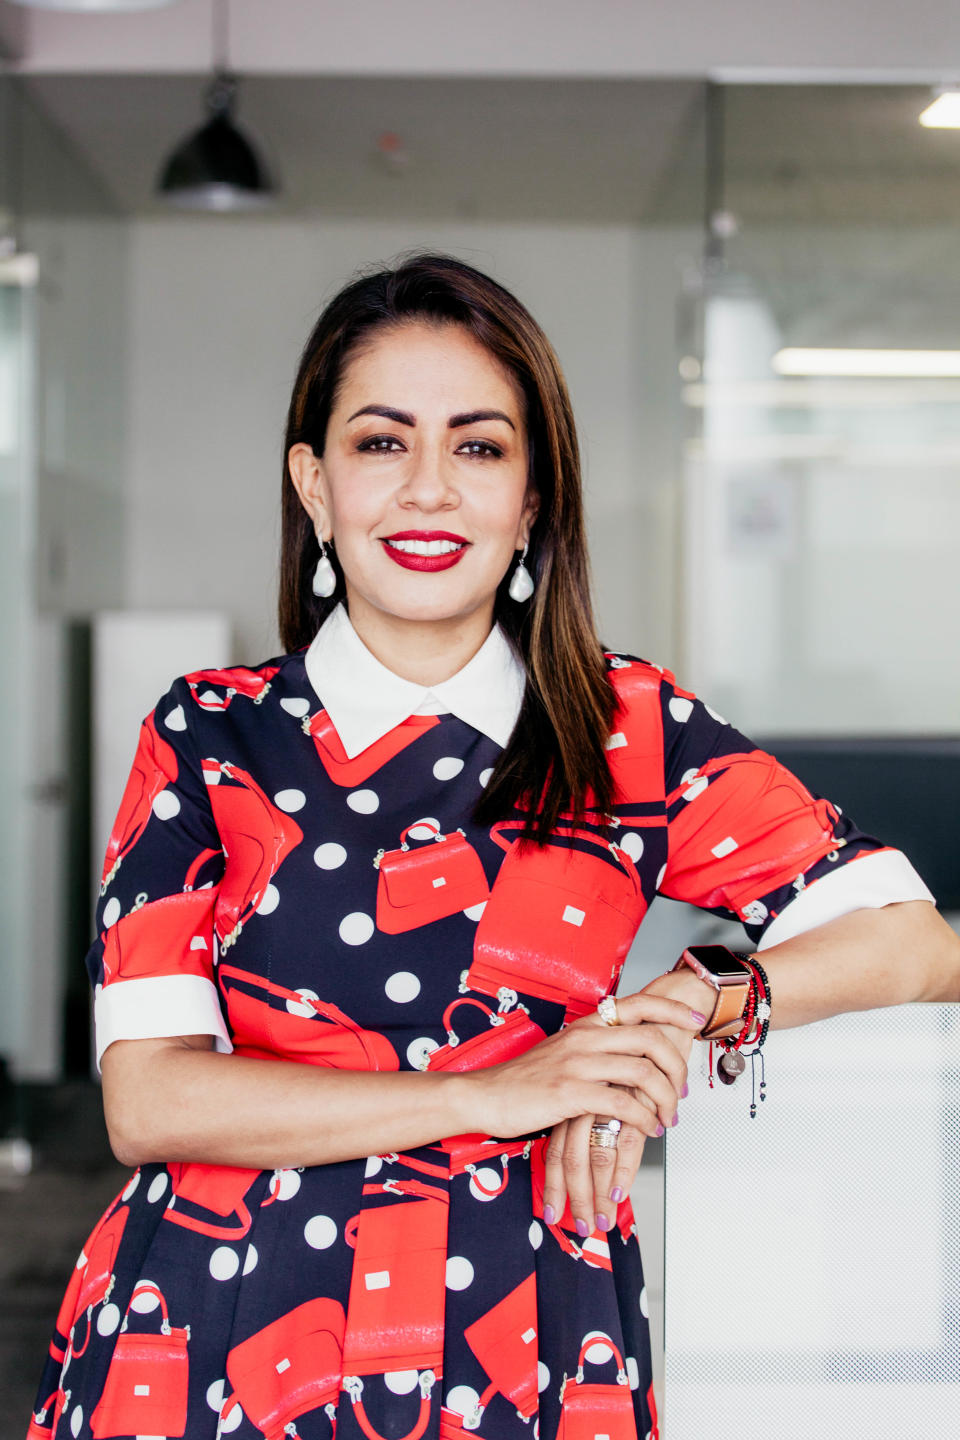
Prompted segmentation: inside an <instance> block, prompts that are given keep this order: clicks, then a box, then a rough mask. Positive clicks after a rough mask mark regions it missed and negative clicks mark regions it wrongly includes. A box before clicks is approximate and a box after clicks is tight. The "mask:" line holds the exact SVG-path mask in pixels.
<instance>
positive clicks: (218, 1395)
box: [207, 1380, 225, 1415]
mask: <svg viewBox="0 0 960 1440" xmlns="http://www.w3.org/2000/svg"><path fill="white" fill-rule="evenodd" d="M224 1385H225V1382H224V1381H223V1380H214V1382H213V1384H212V1385H208V1386H207V1404H208V1405H209V1406H210V1409H211V1410H212V1411H213V1412H214V1414H215V1415H219V1413H220V1407H221V1406H222V1405H223V1401H224V1394H223V1391H224Z"/></svg>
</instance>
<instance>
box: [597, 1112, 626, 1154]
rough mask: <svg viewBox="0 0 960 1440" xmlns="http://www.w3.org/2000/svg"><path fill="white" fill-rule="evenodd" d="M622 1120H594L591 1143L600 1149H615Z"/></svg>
mask: <svg viewBox="0 0 960 1440" xmlns="http://www.w3.org/2000/svg"><path fill="white" fill-rule="evenodd" d="M620 1128H621V1122H620V1121H619V1120H617V1119H615V1118H612V1117H611V1118H610V1119H609V1120H594V1122H593V1124H592V1125H591V1126H590V1144H591V1146H593V1147H595V1148H596V1149H598V1150H614V1149H616V1146H617V1137H618V1135H619V1134H620Z"/></svg>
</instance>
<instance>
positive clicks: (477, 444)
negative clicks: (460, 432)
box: [460, 440, 503, 458]
mask: <svg viewBox="0 0 960 1440" xmlns="http://www.w3.org/2000/svg"><path fill="white" fill-rule="evenodd" d="M460 449H461V451H465V452H466V453H467V454H468V455H481V456H486V455H493V456H494V457H496V458H499V457H500V456H501V455H502V454H503V451H502V450H501V449H500V447H499V446H498V445H491V443H490V441H489V440H466V441H464V443H463V444H462V445H461V446H460Z"/></svg>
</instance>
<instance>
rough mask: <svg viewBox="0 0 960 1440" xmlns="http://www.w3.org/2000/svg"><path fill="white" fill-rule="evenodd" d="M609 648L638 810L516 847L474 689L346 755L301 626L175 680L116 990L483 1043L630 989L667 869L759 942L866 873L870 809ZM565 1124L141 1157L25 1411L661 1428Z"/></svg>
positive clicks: (531, 1034) (331, 1032)
mask: <svg viewBox="0 0 960 1440" xmlns="http://www.w3.org/2000/svg"><path fill="white" fill-rule="evenodd" d="M608 664H609V666H610V673H611V677H612V680H613V683H614V685H615V687H616V689H617V692H618V694H619V697H620V702H621V707H622V708H621V712H620V714H619V716H618V718H617V721H616V729H615V733H614V734H613V735H612V736H611V738H610V741H609V746H608V750H609V756H610V762H611V766H612V768H613V772H614V775H615V778H616V781H617V783H618V786H619V793H620V801H619V803H618V804H617V806H616V811H615V815H614V817H613V818H612V820H608V819H604V818H603V817H601V816H599V814H595V818H594V819H592V820H590V821H588V822H587V823H585V824H583V825H581V826H580V827H578V828H576V829H574V828H573V827H572V826H571V825H562V824H561V825H558V826H557V829H556V831H555V833H554V836H553V838H552V840H551V842H550V844H549V845H548V846H547V847H546V848H545V849H544V850H532V849H527V848H526V847H524V849H523V851H521V850H520V849H519V848H518V847H517V846H516V844H515V841H516V835H517V830H518V825H519V819H515V820H509V819H508V820H505V821H503V822H501V823H499V824H497V825H494V826H493V827H492V828H490V829H485V828H484V829H481V828H479V827H478V826H476V825H475V824H474V823H473V821H472V820H471V812H472V809H473V806H474V804H475V802H476V799H477V797H478V795H479V793H480V790H481V787H482V786H483V785H484V784H485V783H486V780H487V779H488V777H489V774H490V771H491V767H492V766H493V765H494V763H495V761H496V759H497V756H498V753H499V750H498V746H497V745H496V744H495V743H494V741H493V740H491V739H490V738H488V737H487V736H486V735H485V734H483V733H481V732H480V731H478V730H476V729H474V728H472V727H471V726H470V725H468V724H467V723H465V722H464V721H463V720H461V719H459V718H457V716H456V715H455V714H445V715H418V714H413V715H411V716H410V717H409V718H408V719H407V720H406V721H404V722H403V723H401V724H399V725H397V726H395V727H394V728H393V729H391V730H389V731H388V733H386V734H385V735H383V736H382V737H381V738H380V739H378V740H377V741H376V742H375V743H373V744H372V745H370V746H368V747H367V748H366V749H365V750H363V751H362V752H361V753H360V754H359V755H357V756H355V757H354V758H349V757H348V755H347V753H346V751H345V749H344V746H343V744H342V743H341V741H340V738H339V737H338V734H337V732H336V730H335V729H334V728H333V725H332V722H331V720H330V717H329V715H328V713H327V712H326V711H325V710H324V709H323V708H322V706H321V704H320V702H319V700H318V695H317V692H316V690H315V689H313V687H312V686H311V684H310V680H309V678H308V675H307V673H306V669H305V656H304V653H303V652H298V653H296V654H292V655H286V656H282V657H280V658H279V659H276V660H273V661H271V662H269V663H268V664H265V665H263V666H261V667H259V668H257V669H253V670H248V669H239V668H238V669H234V670H230V671H218V672H213V671H211V672H203V673H200V674H194V675H189V676H186V677H184V678H183V679H181V680H178V681H176V682H175V683H174V685H173V686H172V688H171V689H170V691H169V692H168V693H167V695H165V696H164V698H163V699H162V700H161V701H160V703H159V705H158V706H157V708H156V710H155V711H154V713H153V714H152V715H151V716H150V717H148V719H147V720H146V721H145V722H144V725H143V729H142V732H141V739H140V745H139V749H138V752H137V755H136V760H135V763H134V767H133V771H132V773H131V776H130V779H129V782H128V785H127V789H126V791H125V794H124V797H123V802H122V805H121V809H120V813H119V815H118V817H117V821H116V825H115V828H114V831H113V834H112V836H111V839H110V845H109V850H108V854H107V858H106V863H105V869H104V876H103V886H102V893H101V897H100V903H99V908H98V921H97V928H98V938H97V940H96V943H95V945H94V946H93V948H92V950H91V952H90V955H89V957H88V965H89V968H90V972H91V978H92V982H93V984H94V986H95V988H96V992H97V997H98V1000H97V1005H98V1013H99V1012H101V1011H102V1012H103V1015H104V1016H106V1017H107V1018H108V1019H109V1022H110V1025H111V1026H112V1030H113V1033H115V1034H125V1035H128V1036H136V1035H137V1034H157V1033H166V1034H176V1033H194V1032H195V1031H197V1030H205V1031H206V1032H207V1033H216V1034H217V1037H218V1038H217V1047H218V1048H219V1049H222V1050H228V1049H231V1048H232V1049H233V1050H234V1051H235V1052H236V1053H237V1054H241V1055H248V1056H259V1057H266V1058H283V1059H288V1060H296V1061H301V1062H303V1063H305V1064H311V1065H320V1066H336V1067H342V1068H345V1069H352V1070H385V1071H390V1070H439V1069H449V1070H465V1069H470V1068H473V1067H477V1066H482V1065H488V1064H495V1063H497V1062H499V1061H501V1060H503V1059H506V1058H509V1057H511V1056H513V1055H516V1054H519V1053H520V1052H521V1051H522V1050H524V1049H525V1048H527V1047H529V1046H532V1045H535V1044H537V1043H538V1041H540V1040H541V1039H542V1038H543V1037H544V1036H545V1035H547V1034H550V1033H551V1032H554V1031H556V1030H558V1029H559V1028H560V1027H561V1026H563V1024H564V1023H565V1022H566V1021H569V1020H571V1019H573V1018H574V1017H577V1016H580V1015H583V1014H585V1013H587V1012H589V1011H591V1010H593V1009H594V1008H595V1006H596V1004H597V1002H598V1000H600V999H601V997H602V996H604V995H607V994H610V993H611V992H614V991H615V990H616V988H617V982H618V979H619V974H620V969H621V966H622V963H623V960H624V957H625V956H626V953H627V950H628V948H629V946H630V943H631V941H632V939H633V937H634V934H635V932H636V930H637V927H638V925H639V924H640V922H641V921H642V919H643V916H644V913H645V911H646V909H647V908H648V906H649V904H650V902H651V901H652V899H653V897H654V895H655V894H656V893H657V891H658V890H659V891H661V892H662V893H664V894H665V895H668V896H672V897H674V898H676V899H680V900H685V901H690V902H692V903H694V904H696V905H699V906H703V907H706V908H708V909H711V910H715V911H717V912H719V913H722V914H724V915H728V916H738V917H739V918H740V919H742V920H743V921H744V923H745V924H746V927H747V930H748V932H749V934H750V937H751V940H752V941H753V943H754V944H756V943H757V942H758V941H759V940H760V938H761V936H762V935H763V933H764V931H765V930H766V929H767V928H768V927H769V926H770V925H771V924H772V923H774V922H775V921H776V918H777V917H778V915H780V914H781V913H782V912H783V911H784V909H785V907H787V906H788V905H789V904H790V903H791V902H793V901H795V899H796V897H797V895H798V891H799V890H800V889H801V888H802V887H804V886H810V885H811V884H814V883H821V884H825V885H826V886H827V887H828V888H829V886H830V883H831V882H830V874H831V872H837V871H838V869H839V868H840V867H847V866H849V865H850V864H851V862H852V864H853V865H854V866H857V865H861V866H864V867H865V868H867V869H869V867H870V856H871V854H873V853H875V852H877V851H878V850H880V849H882V847H880V846H879V844H878V842H877V841H875V840H872V839H870V838H869V837H866V836H864V835H862V834H861V833H860V832H859V831H858V830H856V829H855V828H854V826H853V825H852V823H851V822H850V821H849V820H848V819H846V817H843V816H841V815H840V814H839V813H838V811H837V810H836V809H835V808H834V807H833V806H832V805H831V804H830V803H828V802H827V801H826V800H822V799H815V798H814V797H812V796H811V795H810V794H809V793H808V792H807V791H806V790H805V789H804V787H803V786H802V785H801V784H800V783H799V781H797V780H796V779H795V778H794V777H793V776H792V775H790V774H789V773H788V772H786V771H785V770H784V769H782V767H780V766H779V765H778V764H777V763H776V762H775V761H774V760H773V759H772V758H771V757H770V756H768V755H766V754H764V753H763V752H761V751H759V750H757V749H756V748H755V747H754V746H753V745H752V743H751V742H750V741H748V740H747V739H745V737H744V736H743V735H741V734H739V733H738V732H737V731H736V730H734V729H733V728H731V726H729V725H727V724H726V723H725V722H724V721H723V720H722V719H721V718H720V717H719V716H716V715H715V714H713V712H711V711H709V710H708V709H707V708H706V707H705V706H704V705H703V704H702V703H700V702H699V701H698V700H697V699H696V698H695V697H694V696H693V695H690V694H688V693H687V692H685V691H683V690H681V689H679V688H678V687H677V686H676V685H675V683H674V682H673V679H672V677H671V676H670V675H669V674H667V673H666V672H663V671H661V670H659V669H658V668H656V667H654V666H651V665H649V664H647V663H645V662H643V661H641V660H638V659H635V658H633V657H630V656H622V655H611V656H609V657H608ZM888 853H889V852H888ZM894 853H895V852H894ZM814 923H815V922H814ZM674 958H675V957H673V956H667V955H665V956H664V957H663V961H664V968H667V967H668V966H669V965H670V964H671V963H672V961H673V960H674ZM158 1013H159V1014H161V1015H163V1014H164V1013H168V1014H171V1016H172V1019H171V1021H170V1023H169V1025H168V1028H166V1029H164V1028H163V1026H162V1023H161V1024H160V1025H157V1024H156V1023H155V1021H156V1016H157V1014H158ZM145 1015H146V1016H149V1017H151V1020H150V1022H148V1023H147V1024H146V1026H144V1025H143V1020H142V1017H143V1016H145ZM178 1015H182V1016H183V1023H182V1024H179V1026H178V1022H177V1017H178ZM203 1015H205V1016H206V1017H207V1023H205V1024H201V1023H200V1022H199V1020H198V1018H197V1017H198V1016H203ZM151 1024H152V1026H153V1028H151ZM163 1103H164V1097H163V1096H162V1095H158V1096H157V1104H158V1105H162V1104H163ZM223 1123H224V1125H225V1126H228V1125H230V1123H231V1117H230V1115H229V1114H225V1115H224V1116H223ZM545 1144H546V1138H545V1136H543V1135H530V1136H525V1137H521V1138H519V1139H511V1140H503V1139H498V1138H496V1137H489V1136H485V1135H480V1134H467V1135H455V1136H438V1137H437V1141H436V1143H435V1144H431V1145H424V1146H420V1147H418V1148H416V1149H413V1150H410V1151H407V1152H405V1153H402V1154H386V1155H374V1156H371V1157H370V1158H369V1159H366V1160H363V1159H358V1160H349V1161H343V1162H338V1163H334V1164H328V1165H320V1166H314V1167H307V1168H303V1169H293V1168H291V1169H279V1170H275V1171H273V1172H272V1173H271V1172H268V1171H256V1170H252V1169H251V1170H247V1169H235V1168H227V1167H222V1166H212V1165H203V1164H168V1165H161V1164H150V1165H144V1166H142V1167H141V1168H140V1169H139V1170H138V1171H137V1172H136V1173H135V1174H133V1175H132V1177H131V1178H130V1180H129V1182H128V1183H127V1184H126V1185H125V1186H124V1188H123V1190H122V1192H121V1194H120V1195H118V1197H117V1199H116V1201H115V1202H114V1203H113V1205H112V1206H111V1207H110V1208H109V1210H108V1211H107V1212H106V1214H105V1215H104V1216H103V1217H102V1219H101V1220H100V1222H99V1224H98V1225H97V1227H96V1228H95V1230H94V1231H93V1233H92V1235H91V1236H90V1239H89V1240H88V1242H87V1243H86V1244H85V1246H84V1248H83V1252H82V1253H81V1255H80V1258H79V1260H78V1262H77V1266H76V1269H75V1270H74V1272H73V1275H72V1277H71V1279H70V1283H69V1286H68V1289H67V1293H66V1295H65V1298H64V1301H63V1305H62V1307H61V1311H60V1315H59V1317H58V1321H57V1327H56V1332H55V1335H54V1339H53V1342H52V1344H51V1348H50V1357H49V1360H48V1363H47V1367H46V1371H45V1374H44V1379H43V1382H42V1384H41V1387H40V1392H39V1396H38V1402H37V1410H36V1413H35V1415H34V1418H33V1421H32V1424H31V1429H30V1436H31V1437H32V1440H40V1437H49V1436H51V1435H55V1436H56V1437H57V1440H61V1437H67V1436H69V1437H72V1440H88V1437H91V1436H92V1437H98V1440H99V1437H107V1436H113V1437H117V1436H124V1437H129V1436H167V1437H173V1436H177V1437H180V1436H186V1437H189V1440H214V1437H219V1436H223V1435H231V1436H234V1437H236V1440H280V1437H295V1436H299V1437H301V1440H328V1437H332V1436H334V1435H336V1437H337V1440H360V1437H366V1440H377V1437H383V1440H421V1437H424V1440H438V1437H442V1440H454V1437H455V1436H462V1435H476V1436H478V1437H481V1440H483V1437H486V1440H529V1437H531V1436H533V1437H539V1440H555V1437H560V1440H596V1437H600V1436H608V1437H610V1440H637V1437H639V1440H643V1437H651V1436H654V1437H655V1436H656V1433H657V1425H656V1416H655V1409H654V1404H653V1395H652V1389H651V1367H650V1352H649V1341H648V1327H647V1318H646V1297H645V1292H644V1283H643V1273H642V1269H641V1261H640V1253H639V1249H638V1245H637V1239H636V1233H635V1227H634V1218H633V1212H632V1210H631V1206H630V1201H629V1199H626V1200H624V1201H623V1203H622V1204H621V1205H620V1206H619V1209H618V1213H617V1223H616V1226H615V1228H614V1229H613V1230H612V1231H611V1232H610V1233H609V1234H604V1233H602V1232H600V1231H599V1230H598V1231H596V1232H595V1233H594V1234H592V1235H590V1236H589V1237H588V1238H586V1239H582V1240H581V1239H580V1238H579V1237H578V1235H577V1233H576V1230H575V1227H574V1224H573V1221H572V1219H571V1216H570V1213H569V1209H568V1210H567V1211H566V1213H564V1214H563V1215H561V1216H560V1217H559V1219H558V1220H557V1221H556V1223H555V1224H552V1225H548V1224H547V1223H546V1221H545V1220H544V1218H543V1173H544V1147H545Z"/></svg>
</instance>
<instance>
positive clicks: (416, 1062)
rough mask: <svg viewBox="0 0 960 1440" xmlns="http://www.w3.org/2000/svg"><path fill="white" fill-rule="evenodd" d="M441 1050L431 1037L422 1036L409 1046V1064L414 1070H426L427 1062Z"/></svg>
mask: <svg viewBox="0 0 960 1440" xmlns="http://www.w3.org/2000/svg"><path fill="white" fill-rule="evenodd" d="M439 1048H440V1047H439V1046H438V1045H437V1042H436V1040H431V1039H430V1036H429V1035H421V1036H419V1037H418V1038H417V1039H416V1040H411V1041H410V1044H409V1045H408V1046H407V1064H408V1065H411V1066H412V1067H413V1069H414V1070H426V1068H427V1061H428V1060H429V1058H430V1056H431V1055H432V1054H433V1052H434V1050H438V1049H439Z"/></svg>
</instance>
